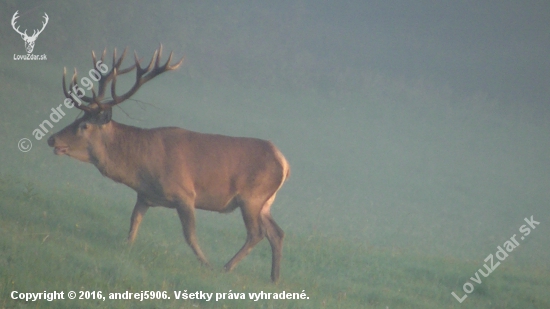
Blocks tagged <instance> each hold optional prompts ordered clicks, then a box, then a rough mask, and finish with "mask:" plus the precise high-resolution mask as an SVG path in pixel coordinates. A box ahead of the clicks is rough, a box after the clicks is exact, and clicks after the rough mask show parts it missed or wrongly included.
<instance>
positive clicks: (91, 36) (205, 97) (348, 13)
mask: <svg viewBox="0 0 550 309" xmlns="http://www.w3.org/2000/svg"><path fill="white" fill-rule="evenodd" d="M0 6H1V10H0V15H1V16H2V20H3V22H2V26H1V27H0V36H1V37H2V44H1V45H0V63H1V66H0V78H1V80H2V86H1V89H2V91H1V92H0V100H1V106H0V110H1V116H0V117H2V118H1V119H2V131H3V134H2V135H1V137H0V141H1V143H2V145H3V147H2V149H3V150H2V152H1V155H0V162H2V163H1V166H0V172H1V173H3V174H4V175H8V174H9V175H16V176H17V177H20V178H21V179H24V180H30V181H34V182H36V183H37V184H39V185H40V186H42V187H43V188H49V189H52V190H69V189H71V188H73V189H74V187H69V189H67V184H68V183H70V184H73V185H75V186H76V185H78V184H85V190H86V191H89V192H96V193H98V194H102V195H104V196H105V199H112V200H113V201H120V203H127V204H128V205H127V207H128V209H127V211H128V212H129V211H130V209H131V207H132V206H133V203H134V193H133V192H132V191H131V190H129V189H127V188H125V187H124V186H122V185H116V184H114V183H113V182H112V181H111V180H109V179H106V178H103V177H102V176H101V175H100V174H99V173H98V172H97V170H96V169H95V168H94V167H93V166H92V165H89V164H88V165H85V164H82V163H79V162H76V161H75V160H70V159H69V158H66V157H63V158H62V157H56V156H54V155H53V154H52V150H51V149H50V148H49V147H48V146H47V144H46V138H44V139H42V140H35V139H33V137H32V134H31V132H32V131H33V130H34V129H36V128H37V127H38V125H39V124H40V123H41V122H42V121H43V120H44V119H47V118H48V117H49V114H50V109H51V108H52V107H56V106H58V105H59V104H61V103H62V102H63V101H62V100H63V94H62V90H61V74H62V71H63V67H67V68H68V70H69V71H71V70H72V68H73V67H76V68H77V70H78V72H79V73H80V74H86V72H87V71H88V70H89V69H90V68H91V66H90V65H91V62H92V61H91V56H90V52H91V50H95V51H96V52H99V51H101V50H103V49H104V48H106V49H107V55H108V57H107V58H108V59H110V55H111V53H112V52H113V49H114V48H117V50H118V51H119V54H120V51H122V50H123V49H124V48H125V47H128V48H129V51H134V50H135V51H136V52H137V53H138V55H139V57H140V58H144V59H146V60H145V61H147V60H148V59H149V57H151V56H152V53H153V51H154V50H155V49H156V48H158V45H159V43H162V44H163V45H164V48H165V53H164V58H163V59H166V57H167V55H168V52H170V51H174V54H175V55H174V56H175V57H176V58H179V57H185V60H184V64H183V66H182V68H181V69H180V70H178V71H176V72H169V73H166V74H163V75H162V76H160V77H157V78H156V79H155V80H154V81H152V82H151V83H148V84H147V85H145V86H144V87H143V88H142V89H141V90H140V91H139V92H138V93H137V94H136V96H135V97H134V99H136V100H139V101H129V102H125V103H124V104H122V105H121V107H122V110H121V109H115V110H114V119H115V120H116V121H118V122H122V123H126V124H131V125H136V126H139V127H157V126H179V127H184V128H186V129H189V130H195V131H201V132H209V133H221V134H227V135H233V136H252V137H258V138H263V139H269V140H271V141H273V142H274V143H275V144H276V145H277V146H278V147H279V148H280V149H281V150H282V152H283V153H284V154H285V156H286V157H287V159H288V160H289V162H290V165H291V168H292V175H291V177H290V179H289V181H288V182H287V183H286V184H285V186H284V187H283V189H282V190H281V192H280V194H279V195H278V198H277V200H276V202H275V204H274V206H273V213H274V216H275V218H276V219H277V221H278V222H279V224H280V225H281V227H283V228H284V229H285V231H286V232H288V233H293V234H297V235H302V236H307V235H318V236H322V237H330V238H335V239H351V240H352V241H356V242H361V243H363V244H367V245H369V246H373V247H384V248H398V249H399V250H411V251H418V252H423V253H426V254H431V255H435V256H455V257H459V258H464V259H474V260H479V261H480V262H481V260H482V259H483V258H484V257H485V256H486V255H487V254H488V253H489V252H492V251H494V248H495V247H496V246H497V245H500V244H502V242H503V241H504V240H506V239H507V238H509V237H510V236H511V235H512V234H514V233H517V230H518V228H519V226H520V225H522V224H524V221H523V220H524V218H526V217H530V216H534V218H535V219H536V220H537V221H540V222H541V224H540V227H539V228H537V230H536V231H534V233H533V235H532V236H529V242H528V243H525V247H526V249H525V250H524V251H521V252H518V253H517V254H516V253H514V260H513V261H516V263H518V264H529V263H533V262H535V263H538V264H539V265H541V267H548V262H547V257H548V247H549V245H550V238H549V237H548V235H550V233H549V226H550V216H549V212H548V209H549V208H548V205H549V202H550V195H549V193H548V185H549V184H550V182H549V175H550V173H549V172H550V170H549V167H550V160H549V158H548V155H547V154H548V153H549V150H550V139H549V137H548V133H549V130H548V129H549V127H548V120H547V119H548V116H549V115H550V114H549V113H550V110H549V106H550V105H549V104H548V103H549V102H548V97H549V94H550V93H549V92H550V87H549V85H550V75H549V74H548V72H550V60H549V57H548V51H549V50H550V26H549V24H548V21H549V20H550V3H549V2H545V1H527V2H526V1H523V2H521V3H520V2H517V3H503V2H501V1H481V2H479V1H455V2H452V3H450V2H441V1H414V2H409V1H276V2H271V3H269V4H268V3H258V2H248V1H244V2H243V1H241V2H238V4H235V3H220V2H211V1H198V2H189V3H187V2H186V3H182V2H180V1H158V2H152V1H137V2H132V3H131V4H130V3H129V2H124V3H122V2H120V3H112V2H108V1H81V2H78V3H75V2H71V3H68V2H60V1H42V2H40V3H39V4H36V2H34V1H17V2H13V1H4V2H2V3H1V4H0ZM17 10H18V11H19V15H20V16H21V17H20V18H19V19H18V20H17V22H18V25H21V29H25V28H27V29H29V31H27V33H29V34H30V33H32V29H39V28H40V27H41V22H42V21H43V18H42V16H43V14H44V12H46V13H47V14H48V16H49V23H48V25H47V27H46V28H45V30H44V31H43V33H41V34H40V36H39V37H38V38H37V41H36V46H35V50H34V52H33V53H34V54H36V55H41V54H46V55H47V61H16V60H14V59H13V57H14V54H18V55H19V54H26V52H25V49H24V42H23V40H22V39H21V37H20V36H19V35H18V34H17V33H16V32H15V31H13V29H12V27H11V25H10V21H11V19H12V16H13V14H14V12H15V11H17ZM108 63H109V62H108ZM129 64H130V61H126V62H125V63H124V65H123V66H125V65H129ZM81 72H83V73H81ZM81 76H83V75H81ZM132 79H133V77H128V78H127V81H126V83H121V84H120V86H121V87H123V86H125V85H126V86H128V85H130V84H131V82H132ZM117 85H118V84H117ZM77 115H78V113H77V111H76V110H71V111H68V112H67V116H66V117H64V118H63V120H62V121H61V122H59V123H56V124H55V128H53V129H52V130H51V131H52V132H56V131H57V130H59V129H61V128H62V127H64V126H65V125H67V124H69V123H70V122H71V121H73V120H74V119H75V118H76V117H77ZM52 132H48V134H47V136H49V135H50V134H51V133H52ZM23 137H27V138H29V139H31V140H32V142H33V148H32V150H31V151H29V152H28V153H21V152H20V151H19V150H18V149H17V147H16V144H17V141H18V140H19V139H20V138H23ZM83 188H84V186H83ZM198 224H200V221H199V223H198ZM511 263H512V262H511Z"/></svg>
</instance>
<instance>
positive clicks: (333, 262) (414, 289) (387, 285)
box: [0, 175, 550, 308]
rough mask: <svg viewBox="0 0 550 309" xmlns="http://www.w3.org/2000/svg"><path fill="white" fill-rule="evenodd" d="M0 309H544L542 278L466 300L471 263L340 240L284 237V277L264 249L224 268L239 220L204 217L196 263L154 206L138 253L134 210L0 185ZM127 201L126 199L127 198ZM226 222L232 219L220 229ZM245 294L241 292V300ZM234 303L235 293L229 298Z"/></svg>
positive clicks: (522, 279) (529, 275) (520, 274)
mask: <svg viewBox="0 0 550 309" xmlns="http://www.w3.org/2000/svg"><path fill="white" fill-rule="evenodd" d="M0 181H1V183H0V184H1V185H0V190H1V191H0V192H1V194H2V197H3V198H2V199H0V213H1V214H2V216H1V217H0V231H1V232H0V278H2V279H1V280H0V308H27V307H28V308H97V307H102V308H152V307H154V308H461V307H467V308H548V307H549V306H550V296H549V295H548V293H546V291H548V290H549V289H550V278H549V277H548V275H547V273H546V272H545V271H541V270H537V269H536V268H531V269H529V270H524V269H522V270H520V269H514V268H509V267H507V266H506V265H501V266H500V267H499V268H498V269H496V270H495V271H494V272H493V273H492V274H491V275H490V276H489V277H488V278H486V279H485V278H483V277H482V280H483V282H482V283H481V284H480V285H477V284H475V285H474V286H475V290H474V292H473V293H472V294H470V295H469V297H468V298H467V299H466V300H464V302H463V303H462V304H459V303H458V301H456V300H455V299H454V298H453V297H452V296H451V292H452V291H454V292H456V293H457V295H459V296H462V295H464V292H462V285H463V284H464V283H465V282H467V281H469V277H470V276H471V275H472V274H473V273H474V272H475V271H476V270H477V269H478V268H480V267H482V262H481V261H472V262H465V261H460V260H456V259H452V258H443V257H430V256H423V255H420V254H411V253H407V252H406V251H402V250H401V251H400V250H393V251H392V250H383V249H380V248H375V247H365V246H362V245H358V244H357V243H353V242H351V241H350V240H349V239H345V238H343V237H342V238H323V237H307V238H305V237H302V236H300V235H296V234H292V233H289V234H288V235H287V237H286V243H285V249H284V262H283V269H282V281H281V282H280V283H279V284H277V285H274V284H272V283H270V282H269V268H270V265H269V263H270V250H269V246H268V244H267V242H266V241H264V242H262V243H261V244H260V245H258V246H257V247H256V248H255V250H254V251H253V252H252V253H251V254H250V256H248V257H247V258H246V259H245V260H244V261H243V262H242V263H241V264H240V265H239V266H238V267H237V269H236V270H234V271H233V272H232V273H224V272H223V271H222V269H221V268H222V265H223V263H224V262H225V261H226V260H227V259H229V258H230V257H231V256H232V254H234V252H235V251H236V250H237V249H238V248H239V246H240V245H241V244H242V242H243V240H244V228H242V226H241V225H240V223H237V222H238V221H239V220H240V218H239V215H238V214H237V213H234V214H230V215H212V216H210V214H204V213H200V216H199V231H198V235H199V239H200V243H201V244H202V247H203V248H204V250H205V252H206V254H207V255H208V256H209V258H210V259H211V263H212V264H213V265H214V266H213V268H212V269H209V268H205V267H201V266H200V265H199V263H198V261H197V260H196V259H195V257H194V255H193V253H192V252H191V250H190V249H189V248H187V246H186V244H185V242H184V240H183V237H182V235H181V229H180V227H179V222H178V220H177V217H176V216H175V213H173V212H172V211H170V210H165V209H152V210H151V211H150V212H149V213H148V214H147V216H146V220H145V221H144V224H143V228H142V230H141V231H140V235H138V240H137V242H136V244H135V245H134V246H132V247H129V246H127V245H126V244H125V243H124V239H125V234H126V231H127V228H128V226H127V225H128V221H129V214H130V211H131V205H125V204H122V205H121V204H119V203H120V202H117V201H113V200H109V199H105V198H102V197H100V196H99V197H98V196H93V195H90V194H88V193H86V192H84V191H83V190H82V189H78V188H77V187H76V186H74V187H68V188H67V189H66V191H64V192H51V191H43V190H42V189H41V188H40V187H36V184H33V183H29V182H22V181H18V179H17V177H14V176H11V175H2V177H1V178H0ZM128 203H130V201H128ZM221 220H224V221H230V222H231V224H230V225H229V224H227V223H226V224H224V223H223V222H222V221H221ZM71 290H73V291H90V292H91V291H101V292H102V294H103V295H104V296H106V298H108V293H123V292H126V291H130V292H138V293H139V292H141V291H147V290H151V291H166V292H167V295H168V296H170V297H171V299H170V300H144V301H136V300H109V299H106V300H105V301H101V300H93V299H89V300H67V299H66V300H59V301H52V302H48V301H45V300H39V301H36V302H25V301H22V300H12V299H11V297H10V294H11V292H12V291H19V292H33V293H36V292H42V291H48V292H51V291H64V292H65V297H67V296H66V293H68V291H71ZM174 291H187V292H189V293H192V292H195V291H203V292H206V293H214V294H213V296H212V297H213V298H215V297H216V296H215V295H216V294H215V293H239V294H238V297H242V296H244V297H245V298H246V300H241V299H238V300H232V299H225V300H219V301H217V302H216V301H215V299H212V300H211V301H205V300H175V299H174V298H175V295H174ZM260 291H263V292H266V293H281V292H283V291H285V292H296V293H302V291H304V292H305V293H306V295H307V297H308V298H309V299H305V300H272V299H271V300H258V301H254V300H250V299H249V293H259V292H260ZM240 293H244V294H240ZM226 297H229V296H226Z"/></svg>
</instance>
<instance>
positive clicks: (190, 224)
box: [176, 205, 210, 266]
mask: <svg viewBox="0 0 550 309" xmlns="http://www.w3.org/2000/svg"><path fill="white" fill-rule="evenodd" d="M176 209H177V211H178V216H179V217H180V221H181V226H182V227H183V236H184V237H185V241H187V244H188V245H189V247H191V249H193V252H195V255H196V256H197V258H198V259H199V261H200V262H201V263H202V264H203V265H207V266H208V265H210V264H209V263H208V260H207V259H206V257H205V256H204V253H202V250H201V248H200V247H199V243H198V242H197V235H196V232H195V211H194V209H193V208H192V207H190V206H187V205H178V206H177V207H176Z"/></svg>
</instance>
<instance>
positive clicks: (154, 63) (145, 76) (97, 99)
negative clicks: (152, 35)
mask: <svg viewBox="0 0 550 309" xmlns="http://www.w3.org/2000/svg"><path fill="white" fill-rule="evenodd" d="M126 50H127V49H124V52H123V53H122V55H121V56H120V58H118V59H117V56H116V49H115V50H114V52H113V65H112V67H111V70H110V71H109V72H108V73H106V74H103V73H101V72H98V73H99V75H100V79H99V82H98V84H99V91H98V93H97V95H96V92H95V89H94V88H93V86H92V89H91V90H92V97H89V96H85V95H82V96H79V98H80V99H81V100H82V101H84V102H86V103H88V104H89V105H87V106H86V105H80V104H74V105H75V106H76V107H77V108H79V109H81V110H83V111H85V112H94V111H99V110H105V109H109V108H112V107H113V106H115V105H117V104H120V103H122V102H124V101H125V100H127V99H128V98H130V97H131V96H132V95H133V94H134V93H136V92H137V91H138V89H139V88H140V87H141V86H142V85H143V84H145V83H146V82H148V81H150V80H151V79H153V78H154V77H156V76H157V75H159V74H161V73H164V72H166V71H171V70H175V69H177V68H179V66H180V65H181V64H182V63H183V58H181V60H180V61H179V62H177V63H176V64H174V65H170V62H171V60H172V54H173V53H170V56H169V57H168V60H167V61H166V63H165V64H164V65H162V66H159V63H160V57H161V54H162V44H161V45H160V47H159V48H158V49H157V50H155V53H154V54H153V57H152V58H151V61H150V62H149V65H148V66H147V67H146V68H142V67H141V66H140V62H141V60H140V59H138V56H137V53H136V52H134V61H135V63H134V64H133V65H132V66H130V67H128V68H126V69H122V70H119V67H120V65H121V64H122V61H123V60H124V57H125V56H126ZM105 53H106V50H103V53H102V54H101V58H100V61H101V62H103V59H104V57H105ZM92 60H93V62H94V66H96V65H97V63H98V62H97V61H96V55H95V53H94V52H93V51H92ZM136 67H137V71H136V82H135V84H134V85H133V86H132V88H131V89H130V90H129V91H128V92H126V93H125V94H123V95H121V96H117V95H116V91H115V88H116V78H117V76H119V75H123V74H126V73H128V72H131V71H132V70H134V68H136ZM65 75H66V69H65V68H63V93H64V94H65V97H66V98H69V99H71V98H72V97H71V96H72V95H73V98H74V96H75V95H77V94H71V93H70V92H67V88H66V86H65V84H66V82H65ZM111 81H112V82H111ZM109 82H111V97H112V99H111V100H108V101H106V102H102V100H103V97H104V96H105V90H106V89H107V85H108V83H109ZM76 85H77V72H76V69H75V71H74V74H73V77H72V79H71V83H70V85H69V87H71V89H73V90H75V89H78V86H76ZM75 86H76V87H77V88H75Z"/></svg>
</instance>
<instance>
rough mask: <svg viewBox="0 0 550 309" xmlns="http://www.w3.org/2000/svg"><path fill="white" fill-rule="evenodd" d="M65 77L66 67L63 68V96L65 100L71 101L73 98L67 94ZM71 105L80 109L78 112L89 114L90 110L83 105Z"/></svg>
mask: <svg viewBox="0 0 550 309" xmlns="http://www.w3.org/2000/svg"><path fill="white" fill-rule="evenodd" d="M75 74H76V69H75ZM65 75H67V68H66V67H63V94H65V97H66V98H67V99H71V100H73V98H72V97H71V95H70V94H69V92H67V86H66V83H67V82H66V81H65ZM74 95H76V96H78V95H77V94H74ZM73 105H74V106H75V107H76V108H78V109H80V110H83V111H85V112H91V111H92V109H91V108H89V107H88V106H85V105H81V104H78V103H77V102H73Z"/></svg>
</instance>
